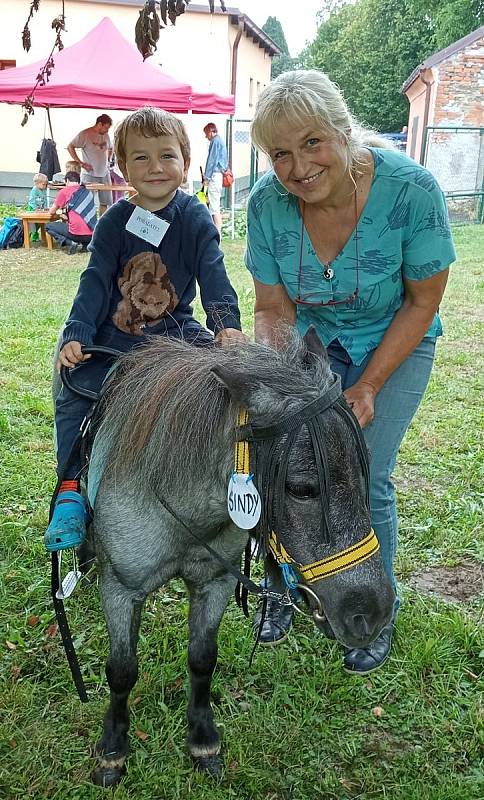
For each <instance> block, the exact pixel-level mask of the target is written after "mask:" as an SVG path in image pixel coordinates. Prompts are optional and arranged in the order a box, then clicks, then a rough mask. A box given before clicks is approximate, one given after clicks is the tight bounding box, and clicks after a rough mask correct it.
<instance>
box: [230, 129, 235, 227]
mask: <svg viewBox="0 0 484 800" xmlns="http://www.w3.org/2000/svg"><path fill="white" fill-rule="evenodd" d="M230 159H231V167H232V173H233V175H234V176H235V170H234V117H233V115H232V114H231V115H230ZM230 232H231V239H232V241H233V240H234V239H235V177H234V181H233V183H232V186H231V187H230Z"/></svg>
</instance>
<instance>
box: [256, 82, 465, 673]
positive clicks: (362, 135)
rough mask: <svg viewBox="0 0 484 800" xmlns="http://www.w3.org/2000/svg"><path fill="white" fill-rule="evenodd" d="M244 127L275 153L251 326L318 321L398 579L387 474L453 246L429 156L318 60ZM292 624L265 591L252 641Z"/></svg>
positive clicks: (275, 88)
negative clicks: (361, 113)
mask: <svg viewBox="0 0 484 800" xmlns="http://www.w3.org/2000/svg"><path fill="white" fill-rule="evenodd" d="M252 138H253V141H254V143H255V144H256V145H257V146H258V147H259V148H260V149H261V150H263V151H264V152H265V153H267V154H268V156H269V158H270V160H271V163H272V169H271V170H270V171H269V172H267V173H266V174H265V175H264V176H263V177H262V178H261V179H260V180H259V181H258V182H257V183H256V185H255V186H254V188H253V190H252V192H251V194H250V198H249V204H248V235H247V251H246V264H247V267H248V269H249V270H250V272H251V273H252V276H253V278H254V284H255V293H256V302H255V335H256V339H257V340H258V341H267V342H269V343H271V344H273V345H276V346H278V344H279V341H280V333H281V323H285V324H289V325H296V326H297V327H298V328H299V330H300V331H301V333H303V334H304V333H305V332H306V330H307V329H308V328H309V326H310V325H314V326H315V328H316V330H317V332H318V334H319V336H320V338H321V340H322V341H323V343H324V344H325V346H326V348H327V351H328V356H329V359H330V363H331V366H332V369H333V371H334V372H336V373H338V374H339V375H340V376H341V380H342V385H343V389H344V393H345V396H346V399H347V401H348V403H349V405H350V406H351V407H352V409H353V412H354V413H355V415H356V417H357V419H358V421H359V423H360V425H361V426H362V428H363V432H364V436H365V440H366V442H367V445H368V447H369V450H370V452H371V487H370V505H371V516H372V524H373V527H374V529H375V532H376V534H377V536H378V539H379V542H380V547H381V552H382V556H383V561H384V564H385V568H386V570H387V573H388V575H389V577H390V578H391V580H392V581H393V584H394V585H395V577H394V572H393V561H394V557H395V551H396V541H397V527H398V522H397V513H396V502H395V491H394V487H393V484H392V481H391V473H392V470H393V468H394V466H395V462H396V458H397V454H398V450H399V447H400V444H401V442H402V439H403V436H404V435H405V432H406V430H407V428H408V426H409V424H410V422H411V420H412V418H413V416H414V414H415V412H416V411H417V408H418V406H419V403H420V401H421V399H422V396H423V394H424V391H425V389H426V386H427V383H428V380H429V377H430V372H431V369H432V364H433V360H434V352H435V341H436V337H438V336H440V335H441V333H442V327H441V323H440V319H439V316H438V307H439V303H440V301H441V299H442V295H443V292H444V289H445V285H446V282H447V275H448V266H449V264H450V263H451V262H452V261H454V259H455V252H454V247H453V243H452V238H451V233H450V229H449V223H448V216H447V210H446V205H445V200H444V197H443V194H442V192H441V190H440V188H439V186H438V184H437V182H436V181H435V179H434V178H433V176H432V175H431V174H430V173H429V172H428V171H427V170H426V169H424V168H423V167H421V166H420V165H418V164H417V163H415V162H414V161H412V160H411V159H409V158H407V157H406V156H405V155H404V154H403V153H400V152H397V151H395V150H393V149H388V144H385V142H384V141H383V140H380V141H379V140H378V139H377V138H376V137H375V135H374V134H372V133H371V132H368V131H365V130H363V129H362V128H361V127H360V126H359V125H358V124H357V123H356V121H355V120H354V119H353V117H352V116H351V114H350V112H349V110H348V107H347V105H346V103H345V101H344V99H343V97H342V95H341V93H340V92H339V90H338V88H337V87H336V86H335V84H333V83H332V82H331V81H330V80H329V78H328V77H327V76H326V75H325V74H324V73H322V72H319V71H317V70H307V71H305V70H301V71H293V72H286V73H283V74H282V75H280V76H279V77H278V78H277V79H276V80H275V81H273V82H272V83H271V84H270V85H269V86H268V87H267V88H266V89H265V90H264V91H263V92H262V94H261V96H260V98H259V101H258V103H257V107H256V113H255V117H254V120H253V122H252ZM301 513H303V506H302V509H301ZM348 525H349V526H351V520H348ZM321 555H322V557H323V556H324V555H326V554H321ZM268 568H269V575H270V576H271V578H270V579H271V581H272V582H279V581H280V576H278V574H277V573H278V570H277V567H275V565H274V564H272V565H269V567H268ZM397 607H398V601H397V604H396V607H395V612H396V610H397ZM258 619H259V620H260V612H259V616H258ZM290 626H291V609H290V608H289V610H288V608H287V606H285V607H284V608H282V607H280V606H279V605H278V604H277V603H274V602H273V603H271V604H270V606H269V609H268V614H267V617H266V620H265V622H264V625H263V627H262V631H261V641H262V643H263V644H276V643H277V642H278V641H282V640H283V639H284V638H285V636H286V635H287V634H288V632H289V629H290ZM392 632H393V623H392V624H390V625H388V626H386V627H385V628H384V629H383V630H382V632H381V633H380V635H379V637H378V638H377V639H376V640H375V641H374V642H373V644H372V645H371V646H370V647H368V648H365V649H363V650H360V649H353V650H345V652H344V656H343V665H344V668H345V669H346V670H347V671H350V672H354V673H357V674H367V673H368V672H371V671H373V670H374V669H378V668H379V667H380V666H381V665H382V664H383V663H384V662H385V661H386V659H387V657H388V655H389V653H390V648H391V641H392Z"/></svg>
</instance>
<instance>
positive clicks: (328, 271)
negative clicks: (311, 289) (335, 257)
mask: <svg viewBox="0 0 484 800" xmlns="http://www.w3.org/2000/svg"><path fill="white" fill-rule="evenodd" d="M323 278H325V279H326V280H327V281H330V280H331V278H334V269H333V267H325V268H324V270H323Z"/></svg>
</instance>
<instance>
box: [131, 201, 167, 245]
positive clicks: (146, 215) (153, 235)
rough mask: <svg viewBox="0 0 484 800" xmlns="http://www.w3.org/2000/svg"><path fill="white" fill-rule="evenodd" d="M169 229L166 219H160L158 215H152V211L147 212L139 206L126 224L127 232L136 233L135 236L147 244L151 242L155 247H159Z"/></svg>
mask: <svg viewBox="0 0 484 800" xmlns="http://www.w3.org/2000/svg"><path fill="white" fill-rule="evenodd" d="M169 227H170V223H169V222H165V220H164V219H160V218H159V217H157V216H156V214H152V213H151V211H146V209H144V208H139V207H138V206H136V207H135V209H134V211H133V213H132V214H131V216H130V218H129V220H128V221H127V223H126V230H127V231H128V232H129V233H134V235H135V236H138V237H139V238H140V239H144V241H145V242H149V243H150V244H153V245H154V246H155V247H158V245H159V244H160V242H161V240H162V239H163V236H164V235H165V233H166V232H167V230H168V228H169Z"/></svg>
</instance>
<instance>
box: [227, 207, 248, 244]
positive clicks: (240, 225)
mask: <svg viewBox="0 0 484 800" xmlns="http://www.w3.org/2000/svg"><path fill="white" fill-rule="evenodd" d="M234 232H235V238H236V239H245V237H246V235H247V212H246V210H245V208H239V209H238V210H237V211H236V212H235V223H234ZM222 236H225V237H226V238H229V239H230V237H231V236H232V219H231V216H230V211H228V212H224V213H223V214H222Z"/></svg>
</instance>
